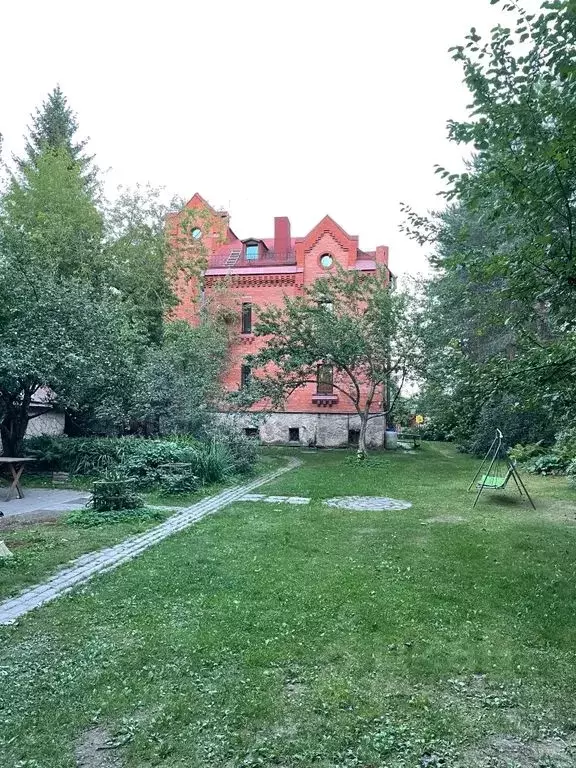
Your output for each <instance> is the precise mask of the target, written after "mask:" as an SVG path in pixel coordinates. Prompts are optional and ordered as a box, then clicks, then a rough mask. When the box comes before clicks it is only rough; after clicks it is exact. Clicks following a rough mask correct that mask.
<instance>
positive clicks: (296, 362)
mask: <svg viewBox="0 0 576 768" xmlns="http://www.w3.org/2000/svg"><path fill="white" fill-rule="evenodd" d="M418 319H419V318H418V314H417V312H416V311H415V309H414V308H413V306H412V303H411V301H410V298H409V296H408V295H407V294H401V293H395V292H393V291H391V289H390V285H389V274H388V272H387V271H386V270H384V269H382V270H379V271H378V272H377V274H376V275H375V276H372V275H371V276H369V277H365V276H363V275H362V274H361V273H359V272H347V271H345V270H337V271H336V272H335V273H334V275H331V276H329V277H326V278H322V279H319V280H317V281H316V283H315V284H313V285H312V286H310V287H308V288H306V289H305V290H304V294H303V295H302V296H298V297H296V298H286V299H285V301H284V304H283V305H282V306H280V307H275V306H271V307H267V308H264V309H263V310H262V311H261V312H260V314H259V318H258V323H257V325H256V327H255V333H256V335H258V336H263V337H265V339H266V344H265V346H264V347H263V348H262V349H261V351H259V352H258V353H256V354H255V355H252V356H250V357H248V358H247V362H248V363H249V365H251V366H252V367H253V368H254V369H257V371H256V374H255V375H254V377H253V382H252V386H251V388H248V390H247V392H248V397H249V398H252V399H253V400H259V399H264V400H268V401H270V402H272V403H273V404H274V405H275V406H278V405H281V404H282V403H283V402H284V401H285V399H286V397H287V396H288V395H289V394H290V393H291V392H293V391H294V390H295V389H297V388H298V387H301V386H303V385H305V384H310V383H314V384H315V383H316V381H317V378H316V377H317V367H318V365H319V364H325V365H329V366H332V369H333V386H334V389H335V390H336V391H337V392H338V393H339V394H340V395H341V396H343V397H344V398H346V400H347V401H349V402H350V403H351V405H352V406H353V407H354V409H355V410H356V412H357V414H358V416H359V417H360V425H361V426H360V439H359V451H360V452H361V453H364V452H365V451H366V430H367V427H368V424H369V422H370V420H371V419H373V418H376V417H382V416H383V415H385V414H386V413H388V412H390V411H391V410H392V408H393V407H394V402H395V400H396V398H397V397H398V395H399V393H400V391H401V389H402V386H403V384H404V383H405V381H406V380H407V379H408V378H409V377H410V375H411V374H412V372H413V370H414V368H415V363H416V359H417V357H418V347H417V343H416V338H417V335H416V327H417V325H418ZM258 369H259V372H258Z"/></svg>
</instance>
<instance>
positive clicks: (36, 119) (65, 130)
mask: <svg viewBox="0 0 576 768" xmlns="http://www.w3.org/2000/svg"><path fill="white" fill-rule="evenodd" d="M31 117H32V124H31V125H30V126H29V127H28V137H27V138H26V155H25V157H22V158H15V160H16V163H17V166H18V168H19V169H20V170H21V171H23V170H24V168H25V167H26V166H28V165H31V166H36V165H37V164H38V159H39V158H40V157H41V156H42V155H43V154H44V153H45V152H46V150H62V149H64V150H66V152H67V153H68V155H69V156H70V158H71V159H72V160H73V161H74V162H75V163H77V164H78V167H79V168H80V170H81V173H82V177H83V179H84V180H85V182H86V183H87V184H88V185H89V186H90V187H91V188H93V187H94V184H95V182H96V170H95V169H94V168H93V167H92V162H93V160H94V156H93V155H86V154H85V151H84V150H85V149H86V145H87V143H88V140H87V139H84V140H83V141H77V140H76V139H75V136H76V133H77V131H78V120H77V117H76V114H75V113H74V112H73V110H72V109H71V108H70V107H69V106H68V100H67V99H66V96H65V95H64V93H63V91H62V89H61V88H60V86H59V85H57V86H56V87H55V88H54V90H53V91H52V92H51V93H50V94H48V98H47V99H46V100H45V101H44V102H43V103H42V106H41V107H39V108H37V109H36V112H35V113H34V114H33V115H32V116H31Z"/></svg>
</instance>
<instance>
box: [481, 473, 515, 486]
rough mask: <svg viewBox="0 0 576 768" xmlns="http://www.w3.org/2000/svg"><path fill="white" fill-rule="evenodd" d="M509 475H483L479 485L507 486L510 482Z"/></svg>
mask: <svg viewBox="0 0 576 768" xmlns="http://www.w3.org/2000/svg"><path fill="white" fill-rule="evenodd" d="M508 479H509V478H508V477H494V476H491V475H482V477H481V479H480V482H479V483H478V487H480V486H482V488H494V489H499V488H506V485H507V484H508Z"/></svg>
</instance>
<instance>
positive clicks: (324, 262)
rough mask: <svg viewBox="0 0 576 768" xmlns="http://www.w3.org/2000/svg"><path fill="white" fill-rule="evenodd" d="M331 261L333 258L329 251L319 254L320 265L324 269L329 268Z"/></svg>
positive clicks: (332, 261)
mask: <svg viewBox="0 0 576 768" xmlns="http://www.w3.org/2000/svg"><path fill="white" fill-rule="evenodd" d="M333 263H334V259H333V258H332V256H330V254H329V253H325V254H324V255H322V256H320V266H321V267H323V268H324V269H330V267H331V266H332V264H333Z"/></svg>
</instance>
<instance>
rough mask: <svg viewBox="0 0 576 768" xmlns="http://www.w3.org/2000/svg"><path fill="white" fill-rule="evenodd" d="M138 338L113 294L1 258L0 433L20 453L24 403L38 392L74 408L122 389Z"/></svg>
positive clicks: (8, 451)
mask: <svg viewBox="0 0 576 768" xmlns="http://www.w3.org/2000/svg"><path fill="white" fill-rule="evenodd" d="M137 347H138V337H137V335H136V334H135V333H134V331H133V330H132V329H131V328H130V327H129V326H128V325H127V324H126V322H125V318H124V316H123V314H122V312H121V308H120V306H119V303H118V302H117V301H115V300H114V297H106V296H104V295H96V294H95V293H94V291H93V290H92V289H91V288H90V287H87V286H83V285H82V284H80V283H78V282H77V281H72V280H68V281H63V280H61V279H59V278H55V277H54V276H53V275H50V274H47V273H45V272H40V271H38V270H36V269H29V270H27V271H26V274H24V273H23V271H22V270H21V269H19V268H16V269H14V268H13V262H12V261H11V259H10V257H9V255H8V256H7V254H6V252H3V258H2V260H1V261H0V437H1V440H2V449H3V452H4V454H5V455H9V456H10V455H11V456H19V455H21V450H22V441H23V439H24V435H25V433H26V429H27V426H28V422H29V419H30V414H29V407H30V404H31V402H32V400H33V398H34V397H35V396H36V395H37V394H38V393H39V392H40V391H42V393H43V401H44V402H45V403H46V404H47V406H50V405H52V404H57V405H58V406H60V407H71V408H76V407H78V404H79V403H81V402H84V401H85V400H86V399H87V393H91V396H92V397H97V398H98V400H99V401H100V402H102V401H104V400H106V399H107V398H110V397H112V396H113V395H118V394H121V393H123V392H125V391H126V389H127V387H128V384H129V381H130V378H131V370H132V368H133V365H134V358H135V351H136V349H137Z"/></svg>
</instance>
